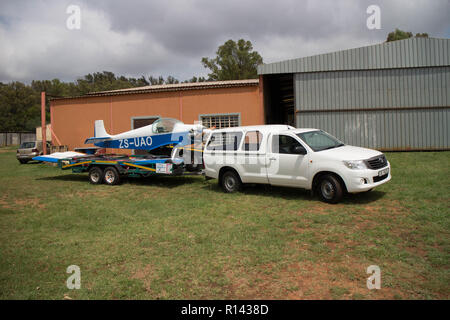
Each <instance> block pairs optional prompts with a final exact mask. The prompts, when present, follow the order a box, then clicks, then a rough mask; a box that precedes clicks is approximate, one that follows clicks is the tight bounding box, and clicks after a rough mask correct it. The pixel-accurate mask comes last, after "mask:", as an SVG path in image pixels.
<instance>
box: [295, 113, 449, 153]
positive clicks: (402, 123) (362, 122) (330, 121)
mask: <svg viewBox="0 0 450 320" xmlns="http://www.w3.org/2000/svg"><path fill="white" fill-rule="evenodd" d="M449 121H450V110H449V109H421V110H392V111H364V112H363V111H352V112H346V113H344V112H324V113H320V114H317V113H301V114H297V126H298V127H300V128H320V129H322V130H325V131H327V132H329V133H331V134H332V135H334V136H336V137H337V138H339V139H341V140H342V141H344V142H345V143H348V144H351V145H356V146H362V147H367V148H374V149H381V150H425V149H426V150H439V149H442V150H443V149H449V147H450V131H449V127H448V124H449Z"/></svg>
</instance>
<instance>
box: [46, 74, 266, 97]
mask: <svg viewBox="0 0 450 320" xmlns="http://www.w3.org/2000/svg"><path fill="white" fill-rule="evenodd" d="M258 84H259V79H246V80H229V81H209V82H193V83H176V84H162V85H152V86H144V87H136V88H126V89H118V90H109V91H99V92H91V93H88V94H86V95H84V96H76V97H61V98H53V99H51V100H60V99H76V98H87V97H99V96H112V95H123V94H136V93H149V92H165V91H184V90H200V89H216V88H230V87H244V86H257V85H258Z"/></svg>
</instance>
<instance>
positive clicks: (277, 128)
mask: <svg viewBox="0 0 450 320" xmlns="http://www.w3.org/2000/svg"><path fill="white" fill-rule="evenodd" d="M236 130H242V131H256V130H258V131H261V132H262V133H265V132H278V133H282V132H294V133H302V132H308V131H313V130H318V129H314V128H294V127H292V126H289V125H286V124H267V125H259V126H242V127H230V128H223V129H215V130H213V131H212V132H213V133H215V132H233V131H236Z"/></svg>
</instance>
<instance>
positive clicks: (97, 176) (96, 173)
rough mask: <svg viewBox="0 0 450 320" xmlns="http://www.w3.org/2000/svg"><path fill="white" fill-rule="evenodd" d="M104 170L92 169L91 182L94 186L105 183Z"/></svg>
mask: <svg viewBox="0 0 450 320" xmlns="http://www.w3.org/2000/svg"><path fill="white" fill-rule="evenodd" d="M103 176H104V173H103V170H102V169H101V168H99V167H92V168H91V169H89V182H90V183H92V184H101V183H103Z"/></svg>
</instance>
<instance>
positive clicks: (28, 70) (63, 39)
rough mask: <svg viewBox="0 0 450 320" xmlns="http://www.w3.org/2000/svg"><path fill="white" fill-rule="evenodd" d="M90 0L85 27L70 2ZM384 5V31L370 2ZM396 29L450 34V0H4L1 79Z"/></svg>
mask: <svg viewBox="0 0 450 320" xmlns="http://www.w3.org/2000/svg"><path fill="white" fill-rule="evenodd" d="M70 4H75V5H79V6H80V7H81V19H82V22H81V30H68V29H67V28H66V19H67V18H68V16H69V15H68V14H67V13H66V8H67V6H69V5H70ZM370 4H377V5H379V6H380V7H381V19H382V22H381V25H382V29H381V30H375V31H371V30H368V29H367V28H366V19H367V16H368V15H367V13H366V8H367V6H368V5H370ZM396 27H398V28H401V29H404V30H408V31H412V32H414V33H416V32H428V33H429V34H430V35H431V36H435V37H448V36H449V34H448V33H449V32H450V23H449V20H448V0H435V1H425V0H396V1H392V0H377V1H373V0H354V1H350V0H349V1H335V0H314V1H307V0H305V1H298V0H279V1H273V0H245V1H243V0H228V1H225V2H218V1H210V0H191V1H185V0H171V1H140V0H128V1H111V0H96V1H89V2H88V1H86V0H80V1H71V0H64V1H57V0H48V1H44V0H40V1H39V0H38V1H33V2H30V1H20V0H17V1H11V2H1V3H0V81H3V82H7V81H12V80H19V81H31V80H33V79H52V78H60V79H63V80H69V81H72V80H75V79H76V78H77V77H80V76H83V75H85V74H87V73H91V72H96V71H103V70H108V71H112V72H114V73H116V74H119V75H126V76H135V77H139V76H141V75H145V76H149V75H160V74H162V75H164V76H167V75H174V76H175V77H177V78H179V79H180V80H184V79H188V78H190V77H192V76H193V75H197V76H198V75H206V74H207V73H208V70H206V69H204V68H203V66H202V65H201V62H200V60H201V58H202V57H203V56H209V57H212V56H214V54H215V51H216V50H217V47H218V46H219V45H220V44H222V43H224V42H225V41H226V40H228V39H230V38H232V39H235V40H236V39H239V38H245V39H248V40H251V41H252V43H253V45H254V49H255V50H257V51H259V52H260V53H261V55H262V56H263V58H264V61H265V62H274V61H280V60H284V59H291V58H298V57H302V56H309V55H314V54H319V53H325V52H331V51H334V50H343V49H348V48H353V47H360V46H365V45H370V44H373V43H379V42H382V41H384V40H385V38H386V35H387V33H388V32H390V31H392V30H394V29H395V28H396Z"/></svg>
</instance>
